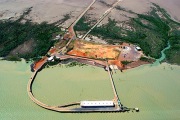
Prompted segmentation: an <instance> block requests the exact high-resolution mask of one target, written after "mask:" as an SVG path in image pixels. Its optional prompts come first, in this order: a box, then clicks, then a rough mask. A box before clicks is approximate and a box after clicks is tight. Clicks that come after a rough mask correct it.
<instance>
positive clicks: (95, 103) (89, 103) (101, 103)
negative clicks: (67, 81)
mask: <svg viewBox="0 0 180 120" xmlns="http://www.w3.org/2000/svg"><path fill="white" fill-rule="evenodd" d="M80 105H81V107H114V102H113V101H81V103H80Z"/></svg>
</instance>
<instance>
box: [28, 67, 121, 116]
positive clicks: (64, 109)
mask: <svg viewBox="0 0 180 120" xmlns="http://www.w3.org/2000/svg"><path fill="white" fill-rule="evenodd" d="M37 73H38V71H37V70H36V71H34V72H33V74H32V76H31V78H30V79H29V82H28V85H27V92H28V96H29V97H30V99H31V100H32V101H33V102H34V103H36V104H37V105H39V106H40V107H42V108H45V109H48V110H52V111H57V112H66V113H74V112H77V113H78V112H79V113H81V112H120V111H122V110H121V109H119V107H118V106H115V107H114V108H67V107H68V106H72V105H80V102H75V103H71V104H67V105H61V106H50V105H46V104H44V103H42V102H41V101H39V100H37V99H36V98H35V96H34V95H33V92H32V85H33V82H34V80H35V78H36V75H37Z"/></svg>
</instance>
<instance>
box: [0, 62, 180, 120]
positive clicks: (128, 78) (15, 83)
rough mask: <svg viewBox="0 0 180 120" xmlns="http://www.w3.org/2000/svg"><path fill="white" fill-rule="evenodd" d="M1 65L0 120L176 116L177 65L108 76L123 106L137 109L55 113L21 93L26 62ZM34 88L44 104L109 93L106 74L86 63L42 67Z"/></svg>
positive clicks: (159, 119) (163, 119) (179, 107)
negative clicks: (70, 66)
mask: <svg viewBox="0 0 180 120" xmlns="http://www.w3.org/2000/svg"><path fill="white" fill-rule="evenodd" d="M0 66H1V69H0V120H32V119H34V120H50V119H53V120H54V119H55V120H56V119H58V120H70V119H73V120H84V119H87V120H88V119H89V120H91V119H93V120H96V119H98V120H102V119H107V120H109V119H123V120H125V119H128V120H131V119H133V120H178V119H180V116H179V114H180V102H179V100H180V94H179V91H180V75H179V73H180V67H179V66H175V65H169V64H165V63H164V64H161V65H155V64H154V65H144V66H141V67H138V68H135V69H131V70H127V71H124V72H123V73H121V72H119V71H117V74H113V77H114V81H115V84H116V88H117V92H118V94H119V97H120V99H121V102H122V104H123V105H124V106H127V107H138V108H139V109H140V112H139V113H133V112H129V113H90V114H88V113H85V114H65V113H58V112H53V111H48V110H45V109H43V108H41V107H39V106H37V105H36V104H34V103H33V102H32V101H31V100H30V99H29V98H28V95H27V92H26V86H27V83H28V79H29V77H30V76H31V72H30V69H29V64H26V63H25V62H24V61H23V62H17V63H14V62H7V61H0ZM33 91H34V94H35V96H36V98H37V99H39V100H41V101H42V102H44V103H47V104H49V105H59V104H60V105H61V104H64V103H69V102H75V101H79V100H86V99H88V100H94V99H95V100H99V99H111V98H112V97H113V95H112V89H111V86H110V81H109V78H108V74H107V73H106V72H104V71H103V70H102V69H100V68H94V67H91V66H84V67H83V68H81V67H73V68H65V67H63V68H60V67H54V68H48V69H45V70H43V71H41V72H40V73H39V74H38V76H37V78H36V80H35V82H34V85H33Z"/></svg>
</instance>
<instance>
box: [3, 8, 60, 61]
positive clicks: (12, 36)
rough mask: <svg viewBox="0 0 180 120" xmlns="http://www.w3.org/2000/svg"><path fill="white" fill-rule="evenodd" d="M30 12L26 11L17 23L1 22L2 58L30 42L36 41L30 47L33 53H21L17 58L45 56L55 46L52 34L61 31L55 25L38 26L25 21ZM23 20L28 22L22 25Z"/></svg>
mask: <svg viewBox="0 0 180 120" xmlns="http://www.w3.org/2000/svg"><path fill="white" fill-rule="evenodd" d="M30 11H31V8H29V9H28V10H26V11H25V12H24V14H23V15H21V16H20V18H19V19H17V20H15V21H13V20H4V21H0V29H1V30H0V57H6V56H8V55H9V54H10V52H11V51H12V50H14V49H15V48H17V47H18V46H19V45H21V44H23V43H24V42H26V41H28V40H34V41H35V43H34V45H31V46H29V47H30V48H31V49H32V52H28V53H21V52H19V53H17V54H16V55H15V56H17V57H23V58H25V59H29V58H35V57H39V56H43V55H45V54H46V53H47V51H48V50H49V48H50V47H51V46H52V45H53V44H54V41H52V34H53V33H56V32H59V31H60V29H59V28H58V27H56V26H55V25H54V24H48V23H46V22H43V23H41V24H37V23H32V22H31V21H30V20H26V19H24V17H25V16H26V15H28V14H29V13H30ZM22 20H26V22H25V23H22ZM23 22H24V21H23Z"/></svg>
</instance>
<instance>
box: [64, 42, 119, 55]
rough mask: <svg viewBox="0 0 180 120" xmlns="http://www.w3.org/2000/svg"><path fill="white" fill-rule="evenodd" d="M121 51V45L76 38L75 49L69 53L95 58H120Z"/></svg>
mask: <svg viewBox="0 0 180 120" xmlns="http://www.w3.org/2000/svg"><path fill="white" fill-rule="evenodd" d="M120 52H121V49H120V46H109V45H102V44H94V43H90V42H87V41H82V40H76V41H75V43H74V48H73V50H71V51H69V52H68V53H67V54H68V55H75V56H80V57H86V58H94V59H106V58H107V59H118V57H119V54H120Z"/></svg>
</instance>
